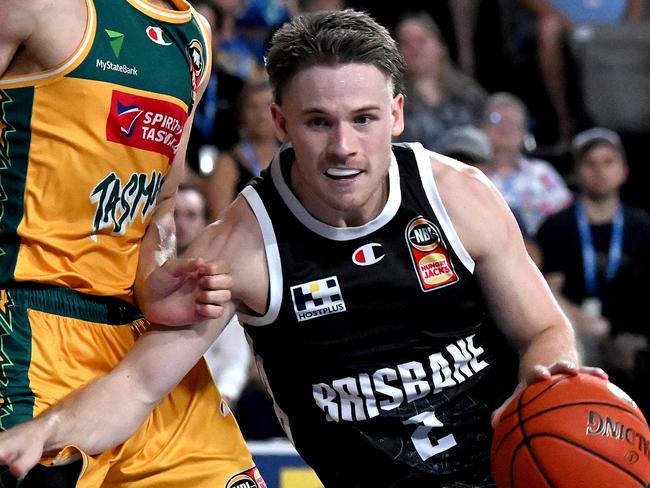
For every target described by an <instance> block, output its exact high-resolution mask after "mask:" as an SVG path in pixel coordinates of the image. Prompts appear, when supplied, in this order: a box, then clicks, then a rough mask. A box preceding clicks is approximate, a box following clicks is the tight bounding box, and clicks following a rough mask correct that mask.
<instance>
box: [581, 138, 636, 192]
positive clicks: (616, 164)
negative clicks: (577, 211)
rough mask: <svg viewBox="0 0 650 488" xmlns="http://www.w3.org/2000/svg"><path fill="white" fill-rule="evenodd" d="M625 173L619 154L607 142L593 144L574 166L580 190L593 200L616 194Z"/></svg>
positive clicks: (625, 167) (625, 169)
mask: <svg viewBox="0 0 650 488" xmlns="http://www.w3.org/2000/svg"><path fill="white" fill-rule="evenodd" d="M627 173H628V168H627V165H626V164H625V163H624V162H623V159H622V158H621V155H620V154H619V153H618V152H617V151H616V150H615V149H614V148H612V147H611V146H609V145H607V144H599V145H597V146H594V147H593V148H592V149H590V150H589V151H588V152H586V153H585V154H584V156H583V157H582V159H581V161H580V162H579V163H578V165H577V167H576V175H577V177H578V184H579V186H580V190H581V191H582V192H583V193H585V194H586V195H587V196H589V197H590V198H592V199H594V200H602V199H605V198H607V197H610V196H615V195H617V194H618V192H619V190H620V188H621V186H622V185H623V183H624V182H625V179H626V178H627Z"/></svg>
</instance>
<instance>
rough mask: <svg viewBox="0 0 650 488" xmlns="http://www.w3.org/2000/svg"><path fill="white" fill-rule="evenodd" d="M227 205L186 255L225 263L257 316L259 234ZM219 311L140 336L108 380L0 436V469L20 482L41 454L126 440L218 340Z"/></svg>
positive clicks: (261, 273)
mask: <svg viewBox="0 0 650 488" xmlns="http://www.w3.org/2000/svg"><path fill="white" fill-rule="evenodd" d="M233 206H234V207H235V208H233V210H232V212H229V211H226V213H225V214H224V220H223V221H221V222H219V223H216V224H213V225H210V226H208V227H207V228H206V229H204V231H203V233H202V234H201V235H200V236H199V237H198V238H197V239H196V240H195V241H194V243H193V244H192V246H190V248H189V249H188V251H187V252H188V253H190V255H191V256H194V257H198V256H202V257H205V258H206V259H208V260H209V259H214V258H217V257H218V258H221V259H224V260H225V261H228V262H231V263H232V269H233V277H234V279H235V280H236V282H237V283H239V286H234V287H233V290H234V292H235V293H236V294H235V298H236V299H237V302H239V303H241V306H242V307H245V308H246V310H254V311H258V312H261V311H263V310H264V307H265V306H266V297H267V293H266V289H265V288H264V286H265V284H266V286H268V278H266V267H265V264H264V262H265V261H264V259H265V258H264V256H265V255H264V250H263V246H262V238H261V234H260V231H259V228H258V227H257V223H256V221H255V219H254V217H253V216H252V212H251V211H250V209H248V207H247V206H246V204H245V203H244V202H243V201H242V200H241V199H239V200H238V202H236V203H235V204H234V205H233ZM251 225H252V226H253V227H251ZM248 283H255V285H251V286H249V285H247V284H248ZM224 309H225V313H224V314H223V315H221V316H220V317H219V318H216V319H206V320H203V321H200V322H197V323H195V324H193V325H191V326H187V327H160V328H154V329H151V330H148V331H147V332H145V333H144V334H143V335H142V336H141V337H140V338H139V339H138V340H137V341H136V343H135V345H134V347H133V348H132V349H131V350H130V351H129V352H128V354H127V355H126V356H125V357H124V358H123V359H122V361H121V362H120V363H119V364H118V365H117V366H116V367H115V368H114V369H113V370H112V371H111V372H110V373H109V374H107V375H105V376H102V377H100V378H98V379H96V380H94V381H93V382H91V383H89V384H88V385H86V386H85V387H83V388H81V389H79V390H76V391H75V392H73V393H71V394H70V395H68V396H67V397H66V398H64V399H63V400H62V401H61V402H59V403H58V404H57V405H55V406H54V407H51V408H49V409H47V410H46V411H45V412H43V413H42V414H40V415H39V416H37V417H36V418H34V419H33V420H31V421H28V422H25V423H23V424H20V425H18V426H16V427H14V428H12V429H9V430H8V431H6V432H2V433H0V465H6V466H9V468H10V469H11V471H12V473H14V474H15V475H16V476H21V475H23V474H25V473H26V472H27V471H28V470H29V469H31V467H33V466H34V465H35V464H36V463H37V462H38V461H39V459H40V458H41V455H42V453H43V452H45V453H50V454H53V453H56V452H57V451H59V450H60V449H62V448H63V447H65V446H68V445H75V446H77V447H79V448H80V449H82V450H83V451H85V452H87V453H89V454H95V453H99V452H101V451H104V450H106V449H109V448H111V447H113V446H116V445H118V444H120V443H122V442H123V441H125V440H126V439H128V438H129V437H130V436H131V435H132V434H133V433H134V432H135V431H136V429H137V428H138V427H139V426H140V425H141V424H142V422H143V421H144V420H145V419H146V417H147V416H148V415H149V413H150V412H151V410H152V409H153V408H154V407H155V406H156V405H157V404H158V403H159V402H160V401H161V400H162V399H163V398H164V397H165V396H166V395H167V394H168V393H169V391H171V389H172V388H174V386H175V385H177V384H178V383H179V382H180V380H181V379H182V378H183V377H184V376H185V375H186V374H187V372H188V371H189V370H190V369H191V368H192V367H193V366H194V364H196V362H197V361H198V360H199V358H200V357H201V356H202V355H203V354H204V353H205V351H206V350H207V349H208V347H209V346H210V345H211V344H212V343H213V342H214V341H215V339H216V338H217V337H218V335H219V334H220V332H221V331H222V330H223V328H224V327H225V326H226V324H227V323H228V321H229V319H230V318H231V317H232V315H233V313H234V309H235V306H234V303H233V302H229V303H226V304H224ZM98 419H101V421H98Z"/></svg>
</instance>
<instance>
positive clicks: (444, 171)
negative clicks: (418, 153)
mask: <svg viewBox="0 0 650 488" xmlns="http://www.w3.org/2000/svg"><path fill="white" fill-rule="evenodd" d="M427 153H428V156H429V159H430V161H431V171H432V172H433V177H434V179H435V181H436V184H437V186H438V191H439V192H440V193H441V196H443V198H444V197H445V196H447V197H448V198H452V199H455V197H458V198H462V199H463V200H467V199H472V198H476V199H478V200H484V199H486V198H493V197H494V196H495V192H496V193H497V194H498V191H497V190H496V188H495V187H494V185H493V184H492V182H491V181H490V180H489V178H488V177H487V176H486V175H485V173H483V172H482V171H481V170H479V169H478V168H476V167H474V166H470V165H468V164H465V163H462V162H460V161H457V160H455V159H452V158H450V157H448V156H445V155H443V154H440V153H436V152H433V151H427Z"/></svg>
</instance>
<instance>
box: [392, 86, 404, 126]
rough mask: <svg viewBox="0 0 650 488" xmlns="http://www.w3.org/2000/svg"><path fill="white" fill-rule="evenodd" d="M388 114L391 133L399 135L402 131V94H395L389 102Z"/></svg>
mask: <svg viewBox="0 0 650 488" xmlns="http://www.w3.org/2000/svg"><path fill="white" fill-rule="evenodd" d="M390 115H391V119H392V130H391V134H392V135H393V137H397V136H399V135H400V134H401V133H402V132H403V131H404V95H403V94H402V93H399V94H397V95H396V96H395V97H394V98H393V100H392V101H391V102H390Z"/></svg>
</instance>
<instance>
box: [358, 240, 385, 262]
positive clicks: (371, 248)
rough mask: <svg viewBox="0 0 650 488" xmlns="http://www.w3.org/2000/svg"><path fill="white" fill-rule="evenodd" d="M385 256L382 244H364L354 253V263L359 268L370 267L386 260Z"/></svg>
mask: <svg viewBox="0 0 650 488" xmlns="http://www.w3.org/2000/svg"><path fill="white" fill-rule="evenodd" d="M384 256H385V254H381V244H377V243H376V242H373V243H371V244H364V245H363V246H361V247H360V248H359V249H357V250H356V251H354V253H352V262H353V263H354V264H356V265H358V266H370V265H371V264H375V263H378V262H379V261H381V260H382V259H384Z"/></svg>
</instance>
